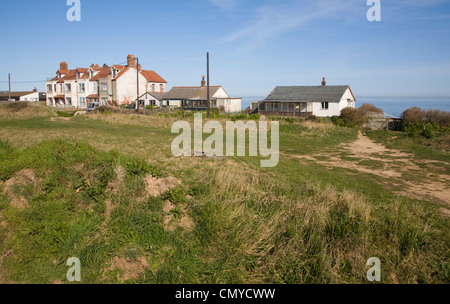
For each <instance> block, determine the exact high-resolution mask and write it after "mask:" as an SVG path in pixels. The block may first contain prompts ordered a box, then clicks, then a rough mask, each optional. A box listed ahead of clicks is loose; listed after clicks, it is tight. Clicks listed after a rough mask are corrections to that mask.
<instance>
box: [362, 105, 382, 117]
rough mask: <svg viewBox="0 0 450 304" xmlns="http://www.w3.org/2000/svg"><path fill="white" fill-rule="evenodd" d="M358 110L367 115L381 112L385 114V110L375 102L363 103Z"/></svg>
mask: <svg viewBox="0 0 450 304" xmlns="http://www.w3.org/2000/svg"><path fill="white" fill-rule="evenodd" d="M358 111H360V112H362V113H364V115H367V113H370V112H371V113H380V114H384V111H383V110H382V109H380V108H377V107H375V106H374V105H373V104H370V103H363V104H362V106H360V107H359V108H358Z"/></svg>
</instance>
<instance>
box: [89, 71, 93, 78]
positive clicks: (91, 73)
mask: <svg viewBox="0 0 450 304" xmlns="http://www.w3.org/2000/svg"><path fill="white" fill-rule="evenodd" d="M90 75H91V77H90V78H92V77H94V71H92V70H91V72H90Z"/></svg>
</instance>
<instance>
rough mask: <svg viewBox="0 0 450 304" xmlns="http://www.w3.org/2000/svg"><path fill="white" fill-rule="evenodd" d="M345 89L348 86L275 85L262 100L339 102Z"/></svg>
mask: <svg viewBox="0 0 450 304" xmlns="http://www.w3.org/2000/svg"><path fill="white" fill-rule="evenodd" d="M347 89H350V86H348V85H344V86H291V87H276V88H275V89H274V90H273V91H272V92H271V93H270V94H269V96H267V98H266V99H265V100H263V102H314V101H315V102H340V101H341V99H342V96H343V95H344V94H345V92H346V91H347ZM350 92H351V89H350ZM352 95H353V93H352Z"/></svg>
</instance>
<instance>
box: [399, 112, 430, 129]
mask: <svg viewBox="0 0 450 304" xmlns="http://www.w3.org/2000/svg"><path fill="white" fill-rule="evenodd" d="M401 118H402V120H403V123H404V124H405V126H406V124H408V123H423V122H424V120H425V111H424V110H422V109H419V108H417V107H413V108H410V109H408V110H406V111H404V112H403V114H402V117H401Z"/></svg>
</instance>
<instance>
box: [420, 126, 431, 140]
mask: <svg viewBox="0 0 450 304" xmlns="http://www.w3.org/2000/svg"><path fill="white" fill-rule="evenodd" d="M421 134H422V136H423V137H425V138H428V139H432V138H434V132H433V130H431V129H428V128H426V129H425V130H423V131H422V133H421Z"/></svg>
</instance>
